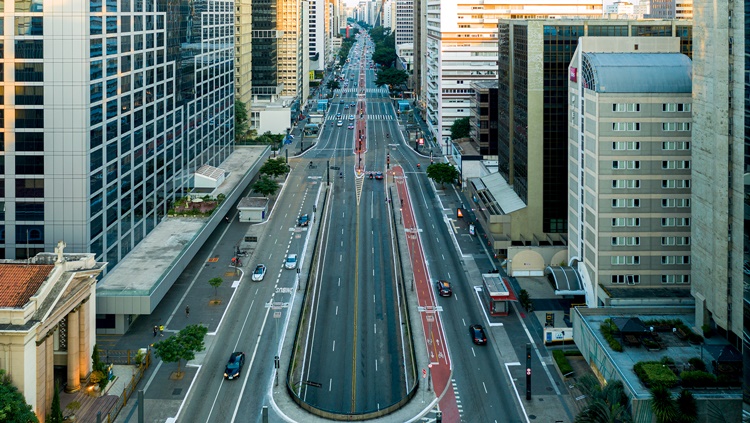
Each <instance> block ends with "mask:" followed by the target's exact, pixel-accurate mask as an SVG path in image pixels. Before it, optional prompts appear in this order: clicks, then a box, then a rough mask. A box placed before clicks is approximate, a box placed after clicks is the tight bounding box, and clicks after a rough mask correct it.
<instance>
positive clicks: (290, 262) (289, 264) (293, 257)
mask: <svg viewBox="0 0 750 423" xmlns="http://www.w3.org/2000/svg"><path fill="white" fill-rule="evenodd" d="M284 267H285V268H287V269H296V268H297V254H288V255H287V256H286V260H285V261H284Z"/></svg>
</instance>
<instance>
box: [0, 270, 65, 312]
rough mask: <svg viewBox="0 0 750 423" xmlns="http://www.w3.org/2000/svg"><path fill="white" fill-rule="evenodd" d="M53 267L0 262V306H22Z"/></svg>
mask: <svg viewBox="0 0 750 423" xmlns="http://www.w3.org/2000/svg"><path fill="white" fill-rule="evenodd" d="M54 267H55V266H54V265H49V264H29V265H27V264H0V307H10V308H20V307H23V305H24V304H26V303H27V302H28V301H29V298H31V296H32V295H34V294H36V291H37V290H38V289H39V287H40V286H42V283H43V282H44V280H45V279H47V276H49V274H50V272H51V271H52V269H53V268H54Z"/></svg>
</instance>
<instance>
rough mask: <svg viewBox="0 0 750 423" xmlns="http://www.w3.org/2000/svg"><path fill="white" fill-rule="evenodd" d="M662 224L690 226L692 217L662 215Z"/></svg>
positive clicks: (665, 225)
mask: <svg viewBox="0 0 750 423" xmlns="http://www.w3.org/2000/svg"><path fill="white" fill-rule="evenodd" d="M612 220H614V219H612ZM661 226H664V227H671V226H682V227H684V226H690V218H689V217H662V218H661Z"/></svg>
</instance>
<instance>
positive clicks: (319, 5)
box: [305, 0, 328, 70]
mask: <svg viewBox="0 0 750 423" xmlns="http://www.w3.org/2000/svg"><path fill="white" fill-rule="evenodd" d="M307 4H308V13H307V19H306V20H305V23H306V25H307V28H308V41H307V46H308V52H307V58H308V61H309V65H310V70H324V69H325V65H326V54H325V53H326V38H327V34H326V19H327V18H328V8H327V6H326V4H327V0H309V1H308V2H307Z"/></svg>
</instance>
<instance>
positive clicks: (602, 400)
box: [575, 375, 633, 423]
mask: <svg viewBox="0 0 750 423" xmlns="http://www.w3.org/2000/svg"><path fill="white" fill-rule="evenodd" d="M577 386H578V389H580V390H581V392H582V393H583V394H584V395H586V397H588V405H587V406H586V407H585V408H584V409H583V410H581V412H580V413H578V415H577V416H576V419H575V423H630V422H632V421H633V419H632V417H631V416H630V413H628V410H627V408H628V397H627V395H625V388H624V387H623V385H622V382H621V381H619V380H618V381H616V382H609V383H607V385H606V386H605V387H604V388H602V386H601V385H600V384H599V380H598V379H597V378H596V377H595V376H593V375H585V376H582V377H581V378H580V379H579V381H578V383H577Z"/></svg>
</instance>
